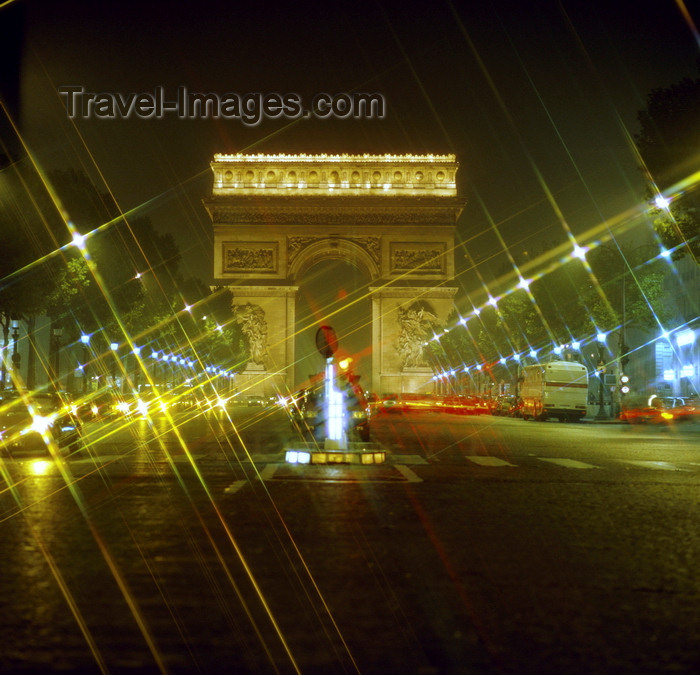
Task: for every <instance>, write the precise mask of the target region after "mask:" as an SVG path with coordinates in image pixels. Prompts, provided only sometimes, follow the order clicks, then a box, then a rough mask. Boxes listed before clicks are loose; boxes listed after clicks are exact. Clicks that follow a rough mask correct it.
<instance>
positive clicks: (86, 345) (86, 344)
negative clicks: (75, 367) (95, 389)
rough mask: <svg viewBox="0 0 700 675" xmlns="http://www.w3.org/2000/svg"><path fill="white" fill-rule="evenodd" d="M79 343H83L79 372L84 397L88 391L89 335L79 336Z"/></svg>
mask: <svg viewBox="0 0 700 675" xmlns="http://www.w3.org/2000/svg"><path fill="white" fill-rule="evenodd" d="M80 341H81V342H82V343H83V366H82V368H81V370H82V372H83V395H85V394H87V390H88V386H87V381H88V361H89V360H90V353H89V351H88V350H89V347H90V335H88V334H87V333H83V334H82V335H81V336H80Z"/></svg>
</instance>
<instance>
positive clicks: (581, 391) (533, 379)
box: [520, 361, 588, 422]
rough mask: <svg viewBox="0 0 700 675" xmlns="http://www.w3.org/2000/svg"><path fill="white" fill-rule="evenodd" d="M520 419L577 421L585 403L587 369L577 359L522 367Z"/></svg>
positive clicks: (584, 411)
mask: <svg viewBox="0 0 700 675" xmlns="http://www.w3.org/2000/svg"><path fill="white" fill-rule="evenodd" d="M520 398H521V399H522V416H523V419H525V420H527V419H530V418H532V419H535V420H547V419H549V418H552V417H553V418H555V419H558V420H560V421H562V422H578V421H579V420H580V419H581V418H582V417H583V416H584V415H585V414H586V410H587V403H588V370H587V369H586V366H584V365H583V364H581V363H577V362H576V361H551V362H550V363H543V364H541V365H536V366H525V367H524V368H523V369H522V372H521V377H520Z"/></svg>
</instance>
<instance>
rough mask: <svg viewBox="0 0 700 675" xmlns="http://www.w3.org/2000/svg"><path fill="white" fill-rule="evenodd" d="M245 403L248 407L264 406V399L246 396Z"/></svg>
mask: <svg viewBox="0 0 700 675" xmlns="http://www.w3.org/2000/svg"><path fill="white" fill-rule="evenodd" d="M246 403H247V404H248V406H249V407H252V406H264V405H265V398H264V397H263V396H258V395H256V394H251V395H250V396H246Z"/></svg>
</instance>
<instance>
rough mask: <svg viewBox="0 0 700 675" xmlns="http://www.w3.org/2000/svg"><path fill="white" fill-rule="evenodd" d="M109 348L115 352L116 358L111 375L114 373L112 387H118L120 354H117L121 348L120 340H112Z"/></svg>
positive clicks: (113, 360)
mask: <svg viewBox="0 0 700 675" xmlns="http://www.w3.org/2000/svg"><path fill="white" fill-rule="evenodd" d="M109 348H110V349H111V350H112V353H113V354H114V358H113V359H112V368H111V371H112V372H111V375H112V387H114V388H115V389H116V387H117V360H118V359H119V356H118V355H117V350H118V349H119V343H118V342H110V343H109Z"/></svg>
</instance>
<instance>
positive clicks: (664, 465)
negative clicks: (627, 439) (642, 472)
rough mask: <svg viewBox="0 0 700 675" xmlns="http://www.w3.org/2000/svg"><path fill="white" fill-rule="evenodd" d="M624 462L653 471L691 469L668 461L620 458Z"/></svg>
mask: <svg viewBox="0 0 700 675" xmlns="http://www.w3.org/2000/svg"><path fill="white" fill-rule="evenodd" d="M620 461H622V462H625V464H635V465H636V466H641V467H644V468H645V469H653V470H655V471H690V470H691V469H681V468H680V467H679V466H676V465H675V464H671V463H670V462H654V461H652V460H645V459H622V460H620Z"/></svg>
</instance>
